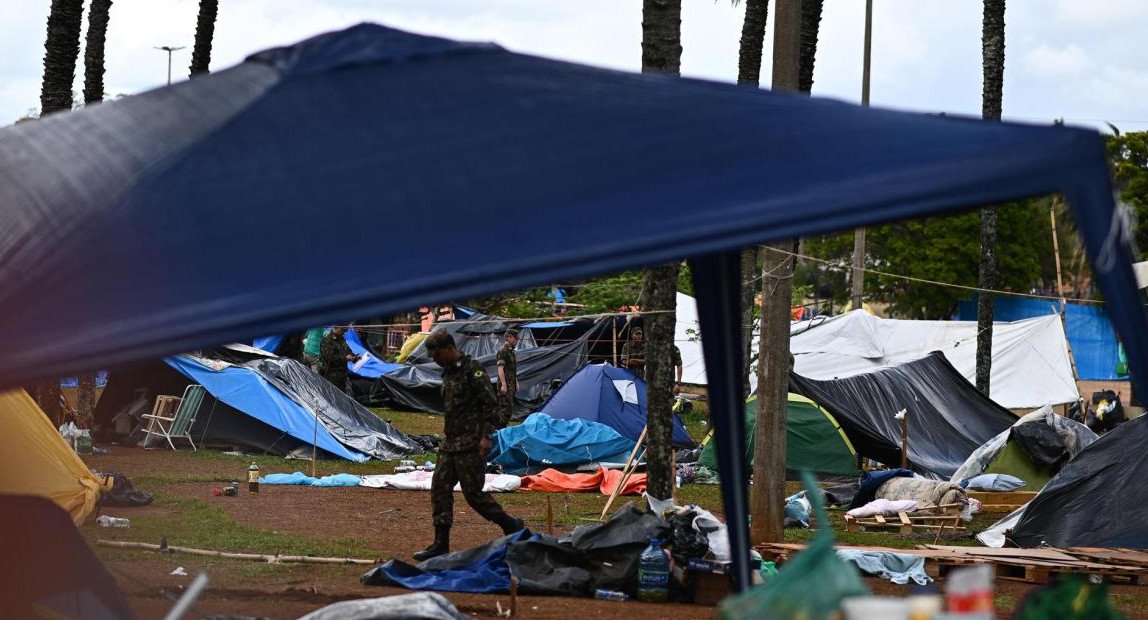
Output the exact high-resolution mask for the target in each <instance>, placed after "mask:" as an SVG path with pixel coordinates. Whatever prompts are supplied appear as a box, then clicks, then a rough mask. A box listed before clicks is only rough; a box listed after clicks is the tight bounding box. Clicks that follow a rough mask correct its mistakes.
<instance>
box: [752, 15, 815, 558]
mask: <svg viewBox="0 0 1148 620" xmlns="http://www.w3.org/2000/svg"><path fill="white" fill-rule="evenodd" d="M801 5H802V1H801V0H777V3H776V4H775V5H774V10H775V14H774V22H773V89H774V90H787V91H796V90H797V89H798V86H799V84H800V75H801V58H802V56H803V54H802V53H801V23H802V7H801ZM808 57H810V58H811V57H812V55H808ZM793 246H794V243H793V241H792V240H783V241H777V242H774V243H771V244H769V245H767V246H765V252H763V254H762V278H761V333H760V335H759V338H760V340H759V343H758V363H757V396H758V400H757V431H756V432H755V433H754V453H753V459H754V463H753V489H752V490H751V492H750V506H751V513H752V516H753V523H752V531H751V533H750V535H751V536H752V538H753V542H754V543H762V542H781V540H782V535H783V533H784V530H782V527H781V521H782V515H783V513H784V510H785V456H786V449H787V446H786V444H787V441H786V428H787V417H788V416H787V411H786V408H787V402H788V398H787V394H788V392H789V369H790V355H789V321H790V313H789V309H790V305H791V303H792V301H793V263H794V261H793V257H792V256H791V255H790V254H789V252H792V251H793Z"/></svg>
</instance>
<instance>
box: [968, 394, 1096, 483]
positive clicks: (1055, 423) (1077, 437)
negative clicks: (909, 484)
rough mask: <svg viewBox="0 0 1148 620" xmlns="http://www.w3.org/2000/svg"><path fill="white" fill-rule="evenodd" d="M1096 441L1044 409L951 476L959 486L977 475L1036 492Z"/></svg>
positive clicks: (1088, 432)
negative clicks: (1017, 482) (1010, 479)
mask: <svg viewBox="0 0 1148 620" xmlns="http://www.w3.org/2000/svg"><path fill="white" fill-rule="evenodd" d="M1094 441H1096V433H1094V432H1092V431H1091V430H1089V428H1088V427H1087V426H1085V425H1083V424H1081V423H1079V422H1076V421H1074V420H1071V419H1069V418H1066V417H1063V416H1059V415H1056V414H1055V413H1053V411H1052V407H1049V406H1047V405H1046V406H1044V407H1041V408H1040V409H1039V410H1037V411H1033V412H1032V413H1030V414H1028V415H1025V416H1023V417H1022V418H1021V419H1019V420H1017V421H1016V423H1015V424H1013V425H1012V426H1011V427H1010V428H1009V429H1008V430H1006V431H1003V432H1001V433H1000V434H999V435H997V436H996V437H993V438H992V439H990V440H989V441H987V442H985V444H984V445H983V446H981V447H980V448H977V449H976V450H975V451H974V452H973V453H972V454H971V455H969V458H968V459H967V460H966V461H965V462H964V464H962V465H961V467H960V468H959V469H957V471H956V473H954V474H953V476H952V478H951V481H952V482H960V481H962V480H965V479H968V478H972V477H973V476H977V475H979V474H981V473H986V474H1008V475H1010V476H1015V477H1017V478H1020V479H1021V480H1024V481H1025V486H1024V487H1022V488H1020V489H1018V490H1020V491H1039V490H1041V488H1043V487H1044V485H1045V483H1047V482H1048V481H1049V480H1050V479H1052V477H1053V476H1055V475H1056V473H1057V472H1059V471H1060V469H1061V467H1062V466H1063V465H1064V463H1066V462H1067V461H1068V460H1069V459H1071V458H1073V457H1075V456H1076V455H1077V454H1079V453H1080V451H1081V450H1083V449H1084V448H1086V447H1088V446H1089V445H1091V444H1092V442H1094Z"/></svg>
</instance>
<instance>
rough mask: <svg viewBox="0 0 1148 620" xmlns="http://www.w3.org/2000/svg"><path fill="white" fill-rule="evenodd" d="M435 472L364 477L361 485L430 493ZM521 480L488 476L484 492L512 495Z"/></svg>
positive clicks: (457, 489)
mask: <svg viewBox="0 0 1148 620" xmlns="http://www.w3.org/2000/svg"><path fill="white" fill-rule="evenodd" d="M433 477H434V472H429V471H409V472H406V473H403V474H376V475H372V476H363V477H362V478H360V481H359V485H360V486H364V487H372V488H375V489H396V490H399V491H429V490H430V488H431V478H433ZM519 480H520V478H519V477H518V476H511V475H508V474H486V481H485V482H484V483H483V484H482V490H483V491H486V492H487V493H511V492H513V491H517V490H518V486H519ZM454 490H455V491H461V490H462V487H461V486H460V485H457V484H456V485H454Z"/></svg>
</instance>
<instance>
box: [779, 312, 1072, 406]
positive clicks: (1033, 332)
mask: <svg viewBox="0 0 1148 620" xmlns="http://www.w3.org/2000/svg"><path fill="white" fill-rule="evenodd" d="M998 316H999V315H998ZM790 351H791V352H792V353H793V357H794V371H795V372H796V373H797V374H799V375H801V376H803V377H808V378H810V379H822V380H824V379H843V378H845V377H851V376H853V375H857V374H861V373H865V372H872V371H874V370H879V369H881V368H888V367H890V366H896V365H898V364H903V363H905V362H911V361H913V360H918V359H921V358H922V357H925V356H926V355H928V354H929V353H930V352H932V351H940V352H941V353H943V354H944V355H945V358H946V359H947V360H948V361H949V363H950V364H952V365H953V367H954V368H956V369H957V372H959V373H960V374H961V375H962V376H964V378H965V379H967V380H968V381H969V383H975V379H976V369H977V362H976V351H977V322H976V321H906V320H898V319H882V318H878V317H875V316H873V315H871V314H869V313H868V312H865V311H864V310H856V311H853V312H849V313H847V314H842V315H839V316H835V317H831V318H816V319H813V320H810V321H802V322H800V323H794V324H793V326H792V328H791V336H790ZM992 362H993V363H992V398H993V400H994V401H996V402H997V403H998V404H1000V405H1001V406H1002V407H1005V408H1006V409H1035V408H1038V407H1042V406H1044V405H1058V404H1062V403H1074V402H1076V401H1077V399H1078V398H1079V397H1080V395H1079V392H1078V391H1077V388H1076V380H1075V379H1074V378H1073V374H1072V362H1071V361H1070V360H1069V357H1068V342H1067V340H1065V336H1064V328H1063V327H1062V326H1061V323H1060V318H1059V317H1057V316H1055V315H1049V316H1042V317H1036V318H1031V319H1026V320H1021V321H1015V322H1012V323H1004V322H999V321H998V322H997V323H994V324H993V356H992Z"/></svg>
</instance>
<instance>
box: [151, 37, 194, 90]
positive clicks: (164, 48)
mask: <svg viewBox="0 0 1148 620" xmlns="http://www.w3.org/2000/svg"><path fill="white" fill-rule="evenodd" d="M184 47H187V46H186V45H183V46H180V47H172V46H170V45H161V46H159V47H157V48H156V49H157V50H160V51H161V52H167V85H168V86H171V53H172V52H177V51H179V50H181V49H183V48H184Z"/></svg>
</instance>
